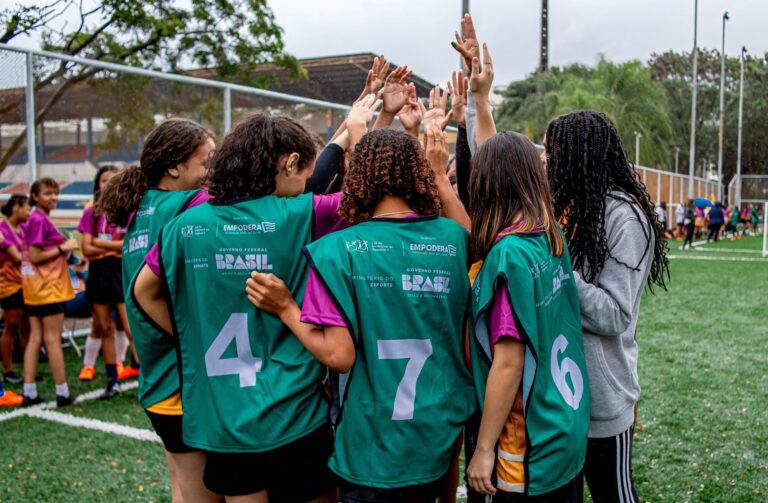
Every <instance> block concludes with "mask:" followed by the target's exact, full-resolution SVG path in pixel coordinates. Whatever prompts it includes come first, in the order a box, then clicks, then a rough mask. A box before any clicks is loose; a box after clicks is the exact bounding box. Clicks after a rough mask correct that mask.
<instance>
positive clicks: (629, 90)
mask: <svg viewBox="0 0 768 503" xmlns="http://www.w3.org/2000/svg"><path fill="white" fill-rule="evenodd" d="M504 98H505V100H504V103H503V104H502V106H501V107H500V108H499V110H498V113H497V116H498V117H497V118H498V121H499V124H500V126H501V127H502V128H507V129H516V130H519V131H523V132H524V133H525V134H526V135H528V136H529V137H531V138H532V139H535V140H538V141H541V140H542V138H543V136H544V133H545V131H546V128H547V125H548V124H549V121H550V120H552V119H553V118H554V117H557V116H558V115H561V114H564V113H568V112H571V111H573V110H579V109H586V108H588V109H593V110H599V111H601V112H603V113H605V114H606V115H607V116H608V117H610V118H611V120H612V121H613V122H614V124H615V125H616V127H617V129H618V131H619V134H620V135H621V137H622V140H623V142H624V146H625V148H626V150H627V152H628V154H629V155H630V158H634V149H635V132H639V133H640V134H642V135H643V143H642V146H641V155H640V160H641V162H642V163H644V164H650V165H653V166H656V165H660V164H663V163H666V161H667V160H668V157H669V156H668V151H667V145H668V144H669V142H670V139H671V136H672V123H671V121H670V117H669V113H668V105H667V96H666V94H665V92H664V88H663V87H662V86H661V85H660V84H659V83H658V82H654V81H653V80H652V79H651V74H650V71H649V69H648V67H646V66H645V65H643V64H642V63H641V62H639V61H629V62H627V63H621V64H615V63H611V62H610V61H607V60H605V59H604V58H601V59H600V61H599V62H598V64H597V66H595V67H593V68H590V67H586V66H583V65H571V66H567V67H564V68H553V69H551V70H549V71H547V72H544V73H535V74H532V75H531V76H529V77H528V78H527V79H525V80H522V81H519V82H513V83H512V84H510V85H509V87H508V88H507V89H506V91H504Z"/></svg>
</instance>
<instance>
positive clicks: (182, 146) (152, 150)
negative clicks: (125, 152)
mask: <svg viewBox="0 0 768 503" xmlns="http://www.w3.org/2000/svg"><path fill="white" fill-rule="evenodd" d="M209 138H213V133H211V132H210V131H208V130H207V129H206V128H204V127H203V126H201V125H200V124H198V123H197V122H194V121H191V120H189V119H167V120H164V121H163V122H161V123H160V124H159V125H158V126H157V127H155V129H153V130H152V132H150V133H149V135H147V138H146V140H145V141H144V148H143V149H142V151H141V157H140V160H139V164H138V165H133V166H129V167H127V168H125V169H123V170H121V171H120V172H119V173H117V174H116V175H115V176H113V177H112V179H111V180H109V183H107V185H106V186H105V187H104V193H103V194H101V197H99V198H98V202H97V203H96V208H95V210H96V211H97V212H99V213H104V215H106V217H107V221H108V222H110V223H114V224H117V225H120V226H123V227H124V226H126V225H127V224H128V219H129V218H130V216H131V214H132V213H133V212H134V211H136V209H137V208H138V207H139V203H140V202H141V199H142V198H143V197H144V193H145V192H146V191H147V190H149V189H150V188H152V187H155V186H157V184H158V183H160V180H161V179H162V178H163V176H165V173H166V172H167V171H168V168H172V167H174V166H176V165H178V164H181V163H183V162H186V161H187V160H189V158H190V157H192V155H193V154H194V153H195V151H196V150H197V149H198V147H200V145H202V144H203V143H205V142H206V141H207V140H208V139H209Z"/></svg>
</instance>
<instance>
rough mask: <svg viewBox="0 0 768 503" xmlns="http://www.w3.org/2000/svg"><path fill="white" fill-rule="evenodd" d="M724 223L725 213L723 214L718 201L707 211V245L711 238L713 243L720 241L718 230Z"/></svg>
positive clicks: (721, 205)
mask: <svg viewBox="0 0 768 503" xmlns="http://www.w3.org/2000/svg"><path fill="white" fill-rule="evenodd" d="M723 223H725V213H724V212H723V204H722V203H721V202H720V201H718V202H716V203H715V206H714V207H713V208H712V209H711V210H709V235H708V236H707V243H709V242H710V241H711V240H712V239H713V238H714V240H715V243H717V242H718V241H720V228H722V226H723Z"/></svg>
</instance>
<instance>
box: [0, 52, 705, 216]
mask: <svg viewBox="0 0 768 503" xmlns="http://www.w3.org/2000/svg"><path fill="white" fill-rule="evenodd" d="M0 68H3V71H2V72H0V154H1V155H0V170H1V171H0V199H2V198H4V197H7V196H8V194H11V193H19V192H28V189H29V184H30V183H31V182H32V181H33V180H35V179H36V178H39V177H44V176H47V177H51V178H54V179H56V180H57V181H59V182H60V183H61V185H62V196H61V198H60V203H59V209H58V210H57V211H56V212H55V214H54V216H57V217H58V218H59V219H65V220H72V221H74V220H76V219H77V218H78V217H79V215H80V214H81V212H82V210H83V208H84V207H85V206H86V205H87V204H89V201H90V200H91V193H92V190H93V177H94V175H95V173H96V170H97V169H98V167H99V166H100V165H104V164H116V165H125V164H130V163H134V162H136V161H138V159H139V154H140V152H141V148H142V141H143V138H144V136H145V135H146V134H147V132H148V131H150V130H151V129H152V128H153V127H154V126H155V125H156V124H158V123H159V122H160V121H162V120H163V119H165V118H167V117H171V116H181V117H188V118H190V119H193V120H195V121H197V122H200V123H201V124H203V125H205V126H206V127H208V128H210V129H211V130H212V131H214V132H215V133H216V134H217V135H218V136H221V135H223V134H224V133H225V132H226V131H228V130H229V129H230V127H231V124H232V122H233V121H237V120H239V119H241V118H242V117H244V116H245V115H247V114H249V113H253V112H257V111H259V112H267V113H271V114H283V115H288V116H291V117H294V118H296V119H298V120H300V121H301V122H302V123H303V124H304V125H305V126H306V127H307V128H308V129H310V130H311V131H313V132H315V133H317V135H318V141H322V140H325V139H327V138H328V137H329V135H330V133H331V132H332V131H333V130H334V129H335V128H336V127H337V126H338V125H339V124H340V123H341V121H342V120H343V118H344V115H345V113H346V111H347V110H348V108H349V107H348V105H347V104H339V103H333V102H329V101H322V100H317V99H309V98H305V97H300V96H295V95H291V94H285V93H280V92H275V91H270V90H266V89H257V88H252V87H248V86H243V85H238V84H232V83H227V82H222V81H218V80H215V79H213V78H212V74H211V73H210V72H205V71H199V72H195V75H197V76H194V77H193V76H190V75H179V74H170V73H162V72H156V71H150V70H144V69H140V68H135V67H130V66H125V65H117V64H113V63H106V62H102V61H94V60H87V59H82V58H75V57H71V56H67V55H62V54H56V53H51V52H46V51H34V50H28V49H21V48H15V47H10V46H0ZM310 84H311V85H318V86H320V85H322V83H320V82H317V83H314V82H312V83H310ZM362 85H363V82H360V86H361V87H362ZM29 124H35V127H32V128H28V127H27V125H29ZM449 138H450V140H451V143H454V141H455V129H454V128H451V131H449ZM637 169H638V172H639V173H640V176H641V177H642V179H643V181H644V182H645V184H646V185H647V187H648V192H649V193H650V195H651V197H652V198H653V199H654V200H655V201H656V202H661V201H665V202H667V203H668V204H677V203H681V202H684V201H685V200H686V199H687V198H688V195H689V189H692V193H693V196H694V197H707V198H709V197H711V196H712V195H713V194H717V193H718V191H717V182H711V181H707V180H704V179H701V178H694V179H693V182H692V185H689V178H688V176H687V175H675V174H673V173H670V172H666V171H660V170H655V169H650V168H644V167H638V168H637Z"/></svg>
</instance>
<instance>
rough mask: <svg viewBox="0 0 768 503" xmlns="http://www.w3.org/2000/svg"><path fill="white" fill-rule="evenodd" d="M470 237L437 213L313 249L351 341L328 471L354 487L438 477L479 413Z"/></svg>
mask: <svg viewBox="0 0 768 503" xmlns="http://www.w3.org/2000/svg"><path fill="white" fill-rule="evenodd" d="M466 249H467V233H466V231H464V229H462V228H461V227H459V226H458V225H457V224H456V223H455V222H453V221H451V220H448V219H445V218H438V217H434V216H433V217H417V218H405V219H372V220H369V221H366V222H362V223H360V224H358V225H355V226H353V227H350V228H349V229H346V230H343V231H339V232H336V233H333V234H330V235H328V236H326V237H324V238H322V239H320V240H319V241H317V242H315V243H313V244H311V245H309V246H308V247H307V253H308V255H309V257H310V262H311V265H312V267H313V269H314V270H315V272H316V273H317V274H318V275H319V277H320V278H321V281H322V282H323V284H324V285H325V286H326V289H327V291H328V293H329V295H330V296H331V297H332V298H333V299H334V303H335V304H336V307H337V308H338V309H339V313H340V314H341V315H342V317H343V318H344V319H345V321H346V323H347V326H348V328H349V330H350V332H351V334H352V337H353V339H354V341H355V346H356V352H357V357H356V360H355V364H354V366H353V368H352V370H351V371H350V372H349V373H348V374H347V375H344V376H341V379H340V387H341V389H340V396H341V398H342V408H341V416H340V422H339V424H338V427H337V430H336V444H335V452H334V454H333V456H332V457H331V461H330V467H331V469H332V470H333V471H335V472H336V473H337V474H338V475H339V476H341V477H342V478H344V479H345V480H348V481H350V482H352V483H355V484H360V485H365V486H372V487H382V488H397V487H405V486H410V485H415V484H424V483H428V482H432V481H435V480H437V479H439V478H440V477H441V476H443V475H444V474H445V472H446V471H447V470H448V467H449V464H450V461H451V455H452V453H453V447H454V443H455V441H456V439H457V438H458V436H459V435H460V434H461V431H462V429H463V427H464V423H465V421H466V420H467V418H468V417H469V416H470V414H472V412H473V411H474V406H475V400H474V391H473V389H472V382H471V376H470V374H469V371H468V370H467V366H466V364H465V363H464V359H463V356H462V334H463V328H464V323H465V322H466V317H467V314H468V309H467V308H468V300H469V279H468V276H467V267H466V263H467V252H466Z"/></svg>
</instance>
